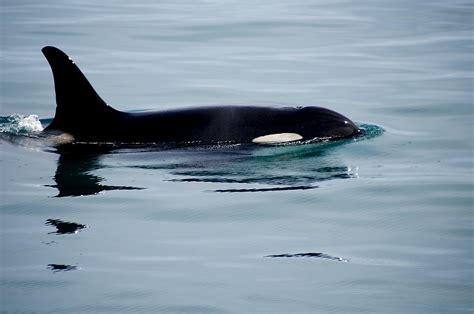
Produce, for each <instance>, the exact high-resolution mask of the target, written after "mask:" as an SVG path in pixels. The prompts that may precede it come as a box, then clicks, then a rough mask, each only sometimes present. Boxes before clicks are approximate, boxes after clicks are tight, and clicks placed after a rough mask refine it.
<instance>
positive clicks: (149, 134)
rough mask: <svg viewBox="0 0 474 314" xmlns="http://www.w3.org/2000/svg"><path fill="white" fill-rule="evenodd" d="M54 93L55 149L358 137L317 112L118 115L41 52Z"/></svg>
mask: <svg viewBox="0 0 474 314" xmlns="http://www.w3.org/2000/svg"><path fill="white" fill-rule="evenodd" d="M42 52H43V54H44V55H45V57H46V59H47V60H48V62H49V64H50V66H51V69H52V72H53V76H54V85H55V92H56V104H57V107H56V114H55V117H54V119H53V121H52V122H51V124H50V125H49V126H48V127H47V128H46V129H45V133H46V134H50V135H51V136H52V137H53V138H55V139H56V140H58V141H59V143H70V142H76V143H120V144H134V143H135V144H136V143H144V144H147V143H149V144H151V143H188V144H211V145H212V144H218V143H227V144H232V143H258V144H262V143H263V144H278V143H301V142H303V143H306V142H317V141H322V140H337V139H346V138H351V137H355V136H358V135H360V134H361V133H362V131H361V129H359V128H358V127H357V126H356V125H355V124H354V123H353V122H352V121H351V120H350V119H348V118H346V117H344V116H343V115H341V114H339V113H337V112H334V111H332V110H329V109H325V108H321V107H297V108H293V107H291V108H290V107H285V108H274V107H260V106H250V105H248V106H214V107H198V108H189V109H177V110H168V111H158V112H142V113H128V112H122V111H118V110H116V109H114V108H112V107H110V106H109V105H107V104H106V102H104V101H103V100H102V98H101V97H100V96H99V95H98V94H97V93H96V91H95V90H94V88H93V87H92V86H91V84H90V83H89V82H88V80H87V79H86V77H85V76H84V75H83V74H82V72H81V71H80V70H79V68H78V67H77V65H76V64H75V63H74V62H73V61H72V59H71V58H69V57H68V56H67V55H66V54H65V53H64V52H62V51H61V50H59V49H57V48H55V47H51V46H47V47H44V48H43V49H42Z"/></svg>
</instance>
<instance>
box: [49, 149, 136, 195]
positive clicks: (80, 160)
mask: <svg viewBox="0 0 474 314" xmlns="http://www.w3.org/2000/svg"><path fill="white" fill-rule="evenodd" d="M58 153H59V154H60V156H59V160H58V166H57V169H56V174H55V175H54V181H55V182H56V184H55V185H47V186H48V187H54V188H56V189H58V191H59V193H58V194H57V195H56V197H65V196H84V195H95V194H98V193H100V192H103V191H111V190H140V189H142V188H139V187H133V186H114V185H103V184H102V182H103V181H104V178H102V177H100V176H97V175H94V174H93V172H94V171H97V170H98V169H101V168H103V166H101V164H100V157H101V155H103V154H106V153H108V150H106V149H103V148H101V147H95V148H88V149H87V150H83V149H74V148H71V147H67V148H61V149H58Z"/></svg>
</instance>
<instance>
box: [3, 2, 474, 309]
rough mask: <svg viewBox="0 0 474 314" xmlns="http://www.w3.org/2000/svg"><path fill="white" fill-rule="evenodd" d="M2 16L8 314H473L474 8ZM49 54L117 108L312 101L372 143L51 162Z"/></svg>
mask: <svg viewBox="0 0 474 314" xmlns="http://www.w3.org/2000/svg"><path fill="white" fill-rule="evenodd" d="M0 20H1V25H0V29H1V30H0V31H1V55H0V82H1V83H0V116H1V121H0V131H1V132H0V134H1V137H0V138H1V139H0V160H1V167H0V170H1V173H0V177H1V179H0V184H1V186H0V187H1V196H0V228H1V230H0V258H1V263H0V266H1V272H0V276H1V283H0V297H1V300H0V301H1V302H0V304H1V305H0V309H1V310H2V311H4V312H91V313H96V312H133V311H135V312H170V313H262V312H268V313H276V312H279V313H329V312H334V313H357V312H364V313H470V312H472V311H473V303H474V302H473V300H474V299H473V296H474V284H473V279H474V278H473V277H474V273H473V261H474V256H473V252H474V249H473V149H474V147H473V135H474V134H473V132H474V131H473V123H472V121H473V118H474V114H473V99H474V98H473V96H474V95H473V83H474V82H473V6H472V2H470V1H403V0H399V1H367V0H364V1H319V0H318V1H258V2H255V1H242V0H240V1H158V2H155V1H144V0H140V1H132V2H130V1H122V0H119V1H99V2H98V1H70V0H62V1H59V0H57V1H47V2H45V3H43V2H39V1H33V0H30V1H27V0H22V1H18V0H15V1H13V0H3V1H2V2H1V10H0ZM46 45H54V46H57V47H59V48H61V49H63V50H64V51H65V52H66V53H68V54H69V55H70V56H71V57H72V58H73V59H74V61H75V62H76V64H77V65H78V66H79V67H80V68H81V69H82V70H83V72H84V73H85V75H86V76H87V77H88V79H89V80H90V82H91V83H92V85H93V86H94V87H95V88H96V90H97V92H98V93H99V94H100V95H101V97H102V98H103V99H104V100H106V101H107V103H109V104H110V105H112V106H114V107H115V108H117V109H119V110H124V111H132V110H152V109H169V108H178V107H183V106H199V105H226V104H256V105H264V104H265V105H273V106H285V105H291V106H296V105H319V106H324V107H328V108H330V109H333V110H335V111H338V112H341V113H342V114H344V115H346V116H348V117H350V118H351V119H352V120H354V121H356V122H357V123H359V124H360V125H363V126H364V127H365V128H367V129H368V130H370V136H366V137H364V138H362V139H360V140H357V141H346V142H343V143H330V144H328V143H326V144H313V145H303V146H277V147H258V148H248V147H245V146H239V145H237V146H223V147H215V146H214V147H187V148H167V149H159V148H156V147H155V148H153V147H140V148H135V149H134V148H121V149H113V150H110V149H103V148H98V149H96V150H95V151H92V152H90V151H89V152H87V153H84V152H78V151H72V152H61V151H56V150H55V149H53V148H51V147H47V146H45V145H44V143H42V142H41V141H40V140H38V139H36V138H34V136H33V134H31V130H28V129H24V126H23V127H22V126H21V125H20V122H19V121H24V119H25V117H28V116H30V115H38V116H39V117H40V118H41V119H42V120H41V121H42V123H43V125H45V124H47V123H48V121H50V120H48V119H50V118H52V117H53V116H54V111H55V98H54V86H53V81H52V75H51V72H50V69H49V66H48V64H47V62H46V60H45V59H44V57H43V56H42V54H41V52H40V49H41V48H42V47H43V46H46ZM13 115H21V116H13ZM15 117H16V118H15ZM84 123H85V125H86V124H87V121H84ZM28 135H29V137H28ZM32 136H33V137H32Z"/></svg>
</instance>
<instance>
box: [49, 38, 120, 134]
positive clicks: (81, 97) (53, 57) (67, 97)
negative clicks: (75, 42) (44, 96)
mask: <svg viewBox="0 0 474 314" xmlns="http://www.w3.org/2000/svg"><path fill="white" fill-rule="evenodd" d="M41 51H42V52H43V54H44V56H45V57H46V59H47V60H48V62H49V65H50V66H51V70H52V72H53V77H54V87H55V92H56V115H55V117H54V119H53V121H52V122H51V124H50V125H49V126H48V127H47V128H46V129H47V130H60V131H63V132H67V133H71V134H74V133H75V131H76V130H77V129H78V127H79V124H82V125H84V124H88V123H89V122H98V121H95V120H98V119H100V117H101V116H103V114H104V113H107V112H110V111H114V110H113V109H112V108H111V107H109V106H107V104H106V103H105V102H104V101H103V100H102V99H101V98H100V97H99V95H98V94H97V93H96V91H95V90H94V88H93V87H92V85H91V84H90V83H89V81H87V79H86V77H85V76H84V74H82V72H81V70H80V69H79V68H78V67H77V65H76V64H75V63H74V61H72V59H71V58H69V57H68V56H67V55H66V54H65V53H64V52H62V51H61V50H59V49H58V48H55V47H51V46H47V47H44V48H43V49H42V50H41Z"/></svg>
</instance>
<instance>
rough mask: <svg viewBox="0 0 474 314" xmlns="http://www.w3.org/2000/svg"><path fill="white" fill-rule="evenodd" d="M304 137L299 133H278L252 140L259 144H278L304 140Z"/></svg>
mask: <svg viewBox="0 0 474 314" xmlns="http://www.w3.org/2000/svg"><path fill="white" fill-rule="evenodd" d="M302 139H303V137H302V136H301V135H299V134H297V133H276V134H268V135H264V136H259V137H256V138H254V139H253V140H252V142H253V143H257V144H277V143H286V142H293V141H298V140H302Z"/></svg>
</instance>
